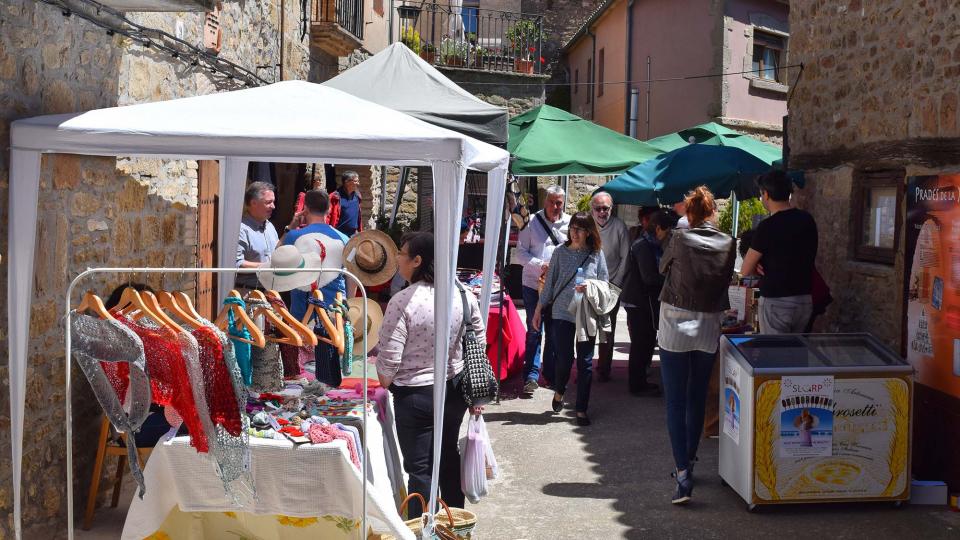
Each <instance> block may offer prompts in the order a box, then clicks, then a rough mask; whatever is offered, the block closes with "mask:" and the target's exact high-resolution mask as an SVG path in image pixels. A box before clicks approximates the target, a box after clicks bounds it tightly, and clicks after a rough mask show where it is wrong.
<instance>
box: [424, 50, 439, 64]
mask: <svg viewBox="0 0 960 540" xmlns="http://www.w3.org/2000/svg"><path fill="white" fill-rule="evenodd" d="M420 58H423V59H424V60H426V61H427V63H428V64H433V63H434V62H436V60H437V53H436V52H434V51H420Z"/></svg>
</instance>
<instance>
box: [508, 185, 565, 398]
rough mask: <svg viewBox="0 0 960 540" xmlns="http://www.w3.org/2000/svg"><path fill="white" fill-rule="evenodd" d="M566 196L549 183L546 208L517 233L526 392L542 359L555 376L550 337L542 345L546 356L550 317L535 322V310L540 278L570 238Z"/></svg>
mask: <svg viewBox="0 0 960 540" xmlns="http://www.w3.org/2000/svg"><path fill="white" fill-rule="evenodd" d="M563 199H564V191H563V189H562V188H561V187H560V186H550V187H548V188H547V196H546V200H545V201H544V204H543V210H540V211H539V212H537V213H536V214H534V215H533V216H532V217H531V219H530V222H529V223H527V226H526V227H525V228H524V229H523V230H522V231H520V234H519V235H518V236H517V252H516V253H517V255H516V257H517V262H518V263H520V264H521V265H523V280H522V281H523V306H524V309H525V310H526V313H527V350H526V355H525V358H524V366H523V376H524V381H525V383H524V386H523V393H524V394H525V395H527V396H532V395H533V392H534V390H536V389H537V388H538V387H539V384H538V382H537V380H538V379H539V378H540V373H541V360H542V366H543V371H542V372H543V376H544V378H545V379H547V380H548V381H552V379H553V377H554V373H553V372H554V366H555V365H556V362H555V359H556V357H555V353H554V350H553V345H552V344H551V343H550V340H547V343H546V344H545V345H544V347H543V357H542V358H541V356H540V344H541V342H542V341H543V334H544V332H543V330H544V327H546V326H548V325H550V321H549V320H548V321H544V322H542V323H541V324H540V325H537V326H534V324H533V312H534V311H535V309H536V307H537V304H538V303H539V301H540V278H541V276H543V275H544V274H545V273H546V270H547V267H548V266H549V265H550V257H551V256H552V255H553V250H554V249H556V247H557V246H559V245H560V244H562V243H564V242H566V241H567V229H568V227H569V226H570V216H569V215H567V214H564V213H563Z"/></svg>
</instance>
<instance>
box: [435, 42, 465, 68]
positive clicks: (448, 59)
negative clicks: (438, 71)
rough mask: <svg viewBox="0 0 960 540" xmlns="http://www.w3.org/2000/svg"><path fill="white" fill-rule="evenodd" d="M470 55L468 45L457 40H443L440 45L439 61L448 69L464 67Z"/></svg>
mask: <svg viewBox="0 0 960 540" xmlns="http://www.w3.org/2000/svg"><path fill="white" fill-rule="evenodd" d="M469 55H470V44H469V43H467V42H466V41H463V40H459V39H444V40H443V42H442V43H440V60H441V61H442V62H443V63H444V65H447V66H450V67H464V66H465V65H466V63H467V57H468V56H469Z"/></svg>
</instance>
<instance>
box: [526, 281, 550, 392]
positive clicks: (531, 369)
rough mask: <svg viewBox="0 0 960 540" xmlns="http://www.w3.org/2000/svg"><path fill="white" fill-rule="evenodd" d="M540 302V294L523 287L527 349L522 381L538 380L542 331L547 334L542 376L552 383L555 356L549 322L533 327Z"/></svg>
mask: <svg viewBox="0 0 960 540" xmlns="http://www.w3.org/2000/svg"><path fill="white" fill-rule="evenodd" d="M539 301H540V292H539V291H537V290H536V289H531V288H530V287H527V286H526V285H524V286H523V309H525V310H526V314H527V349H526V353H525V355H524V361H523V380H524V381H535V380H537V379H538V378H540V365H541V363H540V362H541V356H540V343H541V342H542V341H543V334H544V332H543V330H544V329H545V330H546V333H547V336H548V338H547V342H546V343H545V344H544V345H543V358H542V359H543V374H544V377H545V378H547V379H548V380H550V381H551V382H552V380H553V369H554V364H555V359H556V355H555V354H554V352H553V344H552V343H550V339H549V335H550V328H549V327H550V325H551V324H552V323H551V322H550V321H545V322H541V323H540V327H539V328H534V327H533V312H534V311H536V309H537V302H539Z"/></svg>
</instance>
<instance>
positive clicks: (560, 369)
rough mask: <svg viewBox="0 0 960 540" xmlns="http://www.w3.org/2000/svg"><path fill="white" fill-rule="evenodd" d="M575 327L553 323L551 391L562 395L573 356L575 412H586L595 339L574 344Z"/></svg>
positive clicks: (591, 376) (561, 321) (556, 321)
mask: <svg viewBox="0 0 960 540" xmlns="http://www.w3.org/2000/svg"><path fill="white" fill-rule="evenodd" d="M576 333H577V326H576V325H575V324H573V323H572V322H569V321H564V320H561V319H557V320H555V321H553V346H554V348H555V350H556V351H557V372H556V377H554V379H553V390H554V392H557V393H558V394H561V395H562V394H563V393H564V391H565V390H566V389H567V382H568V381H569V380H570V370H571V369H572V368H573V360H574V355H576V360H577V407H576V410H577V412H580V413H585V412H587V406H588V405H589V404H590V386H591V383H592V382H593V345H594V342H595V341H596V338H595V337H592V338H590V340H589V341H581V342H580V343H574V342H575V341H576V339H577V337H576Z"/></svg>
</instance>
